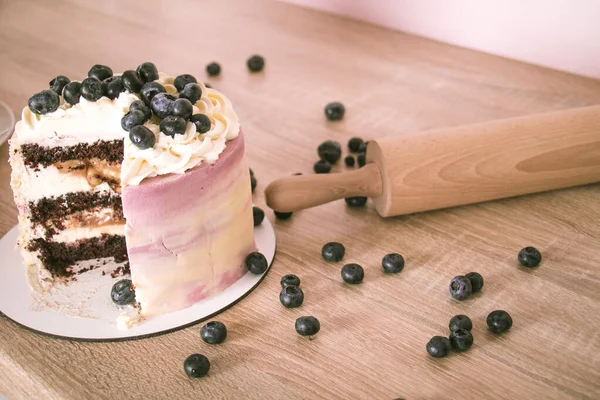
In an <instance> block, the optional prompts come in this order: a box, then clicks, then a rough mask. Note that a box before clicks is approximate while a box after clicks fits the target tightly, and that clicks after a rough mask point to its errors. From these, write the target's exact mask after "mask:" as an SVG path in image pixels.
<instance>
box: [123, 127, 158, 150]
mask: <svg viewBox="0 0 600 400" xmlns="http://www.w3.org/2000/svg"><path fill="white" fill-rule="evenodd" d="M129 140H131V142H132V143H133V144H134V145H135V146H136V147H137V148H138V149H140V150H146V149H151V148H152V147H154V144H155V143H156V136H154V132H152V131H151V130H150V129H148V128H146V127H145V126H144V125H136V126H133V127H132V128H131V129H130V130H129Z"/></svg>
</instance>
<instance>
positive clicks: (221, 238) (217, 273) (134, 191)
mask: <svg viewBox="0 0 600 400" xmlns="http://www.w3.org/2000/svg"><path fill="white" fill-rule="evenodd" d="M122 200H123V212H124V215H125V218H126V220H127V224H126V227H125V235H126V239H127V247H128V252H129V262H130V265H131V274H132V280H133V282H134V284H135V286H136V298H137V300H138V301H139V302H140V305H141V308H142V315H144V316H150V315H156V314H161V313H166V312H169V311H174V310H178V309H181V308H185V307H189V306H190V305H192V304H194V303H195V302H197V301H198V300H201V299H203V298H205V297H207V296H210V295H211V294H213V293H215V292H218V291H222V290H224V289H225V288H227V287H228V286H230V285H231V284H232V283H234V282H235V281H236V280H238V279H239V278H240V277H241V276H242V275H243V274H244V273H245V267H244V266H243V262H244V259H245V257H246V256H247V255H248V254H249V253H250V252H252V251H254V249H255V244H254V228H253V219H252V196H251V191H250V176H249V174H248V165H247V162H246V158H245V153H244V138H243V135H242V134H241V132H240V134H239V136H238V137H237V138H236V139H233V140H230V141H228V142H227V147H226V148H225V150H224V151H223V153H221V155H220V156H219V159H218V160H217V161H216V162H215V163H213V164H206V163H203V164H200V165H199V166H197V167H194V168H192V169H191V170H188V171H187V172H186V173H185V174H183V175H165V176H158V177H154V178H148V179H145V180H144V181H142V183H141V184H140V185H139V186H128V187H125V188H124V189H123V194H122Z"/></svg>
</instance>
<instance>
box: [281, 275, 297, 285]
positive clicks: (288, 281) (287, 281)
mask: <svg viewBox="0 0 600 400" xmlns="http://www.w3.org/2000/svg"><path fill="white" fill-rule="evenodd" d="M280 283H281V288H282V289H283V288H286V287H288V286H300V278H298V277H297V276H296V275H294V274H287V275H284V276H282V277H281V282H280Z"/></svg>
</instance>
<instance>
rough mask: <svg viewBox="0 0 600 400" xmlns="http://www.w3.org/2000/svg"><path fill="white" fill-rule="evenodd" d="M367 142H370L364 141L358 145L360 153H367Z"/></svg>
mask: <svg viewBox="0 0 600 400" xmlns="http://www.w3.org/2000/svg"><path fill="white" fill-rule="evenodd" d="M367 144H369V142H362V143H361V144H360V146H358V152H359V153H366V152H367Z"/></svg>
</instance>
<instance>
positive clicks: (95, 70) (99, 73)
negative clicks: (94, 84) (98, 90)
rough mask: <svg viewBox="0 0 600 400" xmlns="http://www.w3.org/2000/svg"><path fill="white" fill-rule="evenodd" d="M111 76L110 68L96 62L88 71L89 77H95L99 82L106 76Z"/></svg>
mask: <svg viewBox="0 0 600 400" xmlns="http://www.w3.org/2000/svg"><path fill="white" fill-rule="evenodd" d="M111 76H113V72H112V69H110V68H109V67H107V66H106V65H100V64H96V65H94V66H93V67H92V68H90V70H89V71H88V77H89V78H96V79H98V80H99V81H100V82H102V81H103V80H105V79H106V78H110V77H111Z"/></svg>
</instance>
